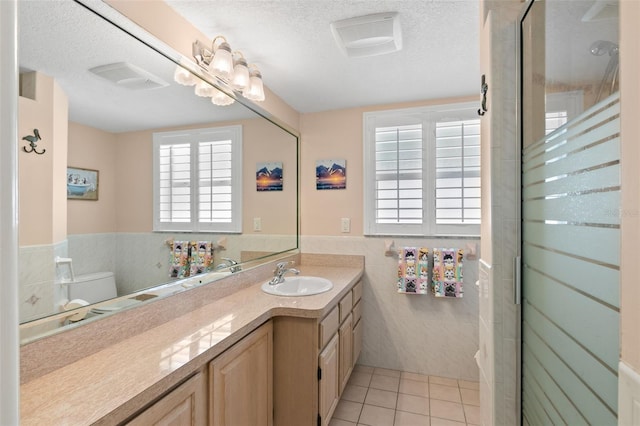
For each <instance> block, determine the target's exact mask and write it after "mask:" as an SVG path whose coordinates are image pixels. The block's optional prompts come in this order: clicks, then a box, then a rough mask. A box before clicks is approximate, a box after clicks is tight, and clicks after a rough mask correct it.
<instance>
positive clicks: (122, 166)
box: [18, 0, 298, 323]
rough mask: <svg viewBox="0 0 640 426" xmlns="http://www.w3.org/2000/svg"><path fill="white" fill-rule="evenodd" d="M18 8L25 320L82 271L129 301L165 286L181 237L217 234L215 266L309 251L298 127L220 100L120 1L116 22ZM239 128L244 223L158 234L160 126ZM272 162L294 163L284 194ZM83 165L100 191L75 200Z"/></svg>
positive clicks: (76, 11)
mask: <svg viewBox="0 0 640 426" xmlns="http://www.w3.org/2000/svg"><path fill="white" fill-rule="evenodd" d="M101 7H102V8H105V7H106V6H105V5H104V4H102V6H101ZM106 8H108V7H106ZM18 9H19V18H18V19H19V27H18V28H19V53H18V56H19V64H20V75H21V77H20V99H19V127H18V132H19V136H20V138H22V139H21V140H19V148H18V149H19V173H20V176H19V199H20V200H19V201H20V203H19V218H20V219H19V220H20V222H19V246H20V247H19V250H20V254H19V258H20V261H19V280H20V283H19V285H20V303H21V305H20V319H21V323H24V322H29V321H34V320H39V319H41V318H43V317H48V316H51V315H54V314H57V313H59V312H60V311H61V307H62V306H63V305H64V304H65V302H67V301H68V299H69V294H68V285H67V284H65V282H66V281H68V280H69V279H70V275H71V269H73V275H74V277H75V279H76V280H78V277H81V276H85V275H86V274H93V273H98V272H111V273H113V274H114V277H115V281H116V284H117V295H118V297H123V296H125V295H128V294H131V293H136V292H139V291H140V290H142V289H148V288H151V287H157V286H163V285H165V287H166V283H168V282H171V281H172V278H171V277H170V266H171V265H170V254H171V250H172V246H171V241H208V242H211V243H212V246H213V247H214V248H215V250H214V252H213V265H214V266H216V265H222V264H223V263H224V262H223V258H230V259H233V260H235V261H238V262H240V266H242V264H243V263H245V264H246V262H251V265H255V264H259V263H260V262H259V261H257V260H259V259H264V260H265V261H266V260H267V259H268V258H269V256H272V255H273V254H277V253H282V252H285V251H289V250H293V249H296V248H297V247H298V235H297V232H298V223H297V205H298V201H297V181H298V177H297V168H298V164H297V158H298V137H297V135H296V134H295V133H294V132H292V131H290V130H288V129H287V127H286V126H284V125H282V124H281V123H279V122H277V120H276V119H274V118H273V117H270V116H268V115H267V114H266V113H264V112H263V111H262V110H261V109H260V108H256V107H254V106H252V104H250V103H247V104H245V105H243V104H242V103H241V102H243V101H239V100H237V101H236V102H235V103H234V104H233V105H230V106H216V105H214V104H212V102H211V99H210V98H203V97H198V96H196V95H195V94H194V88H193V87H187V86H182V85H180V84H178V83H176V82H175V81H174V72H175V70H176V64H177V63H178V62H180V60H181V58H180V55H179V54H177V53H176V52H175V51H173V50H171V49H170V48H168V47H166V46H165V45H164V44H162V43H161V42H159V41H157V40H155V39H153V38H152V37H151V36H150V35H148V34H147V33H145V32H144V31H143V30H141V29H139V28H137V27H136V26H135V25H133V24H132V23H131V22H130V21H128V20H127V19H126V18H124V17H122V16H121V15H119V14H117V12H114V11H113V10H111V9H109V10H108V12H109V16H108V19H105V18H104V17H103V16H100V15H98V14H97V13H96V12H94V11H93V10H91V9H89V8H88V7H87V6H85V5H83V4H80V3H77V2H75V1H70V0H68V1H33V2H20V5H19V8H18ZM101 12H102V11H101ZM111 21H113V22H111ZM115 24H117V25H115ZM121 27H122V28H126V31H125V30H123V29H122V28H121ZM142 40H144V41H142ZM97 67H98V69H97V70H96V68H97ZM92 70H93V71H92ZM96 71H98V73H96ZM99 71H101V72H102V73H100V72H99ZM105 77H106V78H105ZM111 77H114V78H115V79H116V80H118V79H119V80H120V83H114V82H112V81H109V78H111ZM267 84H268V82H267ZM232 125H234V126H236V125H237V126H240V127H241V129H242V191H241V192H242V193H241V194H235V193H234V194H233V196H236V195H240V196H241V197H242V232H241V233H217V232H213V233H198V234H194V233H184V232H154V229H153V203H154V202H153V162H152V159H153V135H154V133H158V132H170V131H176V130H183V129H203V128H215V127H220V126H232ZM35 129H38V130H37V133H38V135H39V136H40V139H39V140H37V141H36V152H27V151H29V148H30V145H29V138H28V136H32V137H35V133H34V132H35ZM23 146H24V147H25V149H24V150H23ZM42 151H44V153H42V154H39V152H42ZM265 164H268V165H273V164H276V165H279V166H281V169H282V171H283V185H282V187H281V189H280V190H275V191H258V189H257V179H256V176H257V172H258V170H259V169H260V168H261V167H264V166H265ZM70 167H72V168H74V171H76V172H77V170H81V171H83V170H87V171H88V173H91V174H90V176H91V177H90V180H91V182H88V183H87V184H91V185H93V187H92V189H94V190H95V189H97V190H96V191H93V192H94V194H93V195H94V197H91V198H97V199H82V197H78V196H77V194H75V195H76V196H74V197H69V194H68V192H67V189H68V187H67V183H68V180H69V176H72V178H73V174H70V172H69V171H68V168H70ZM94 180H95V181H96V182H94ZM96 187H97V188H96ZM72 195H74V194H72ZM56 258H57V259H58V260H59V262H57V263H56ZM69 259H71V260H70V261H69ZM220 271H221V272H225V271H226V272H227V273H228V272H229V269H228V268H227V269H220ZM219 275H220V276H224V273H220V274H219ZM211 276H213V275H211ZM174 279H175V278H174ZM158 294H159V293H158ZM56 321H58V322H60V320H59V319H56ZM38 322H39V323H41V322H43V321H42V320H39V321H38Z"/></svg>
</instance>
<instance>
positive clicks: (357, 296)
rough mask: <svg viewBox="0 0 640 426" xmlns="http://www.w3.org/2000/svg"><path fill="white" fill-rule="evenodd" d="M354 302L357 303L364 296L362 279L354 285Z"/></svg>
mask: <svg viewBox="0 0 640 426" xmlns="http://www.w3.org/2000/svg"><path fill="white" fill-rule="evenodd" d="M352 291H353V304H354V305H355V304H356V303H358V301H359V300H360V299H361V298H362V281H360V282H359V283H358V284H356V285H355V286H354V287H353V290H352Z"/></svg>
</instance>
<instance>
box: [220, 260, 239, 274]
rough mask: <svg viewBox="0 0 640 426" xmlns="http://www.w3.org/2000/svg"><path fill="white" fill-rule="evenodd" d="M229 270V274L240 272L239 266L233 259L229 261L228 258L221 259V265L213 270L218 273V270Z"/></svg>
mask: <svg viewBox="0 0 640 426" xmlns="http://www.w3.org/2000/svg"><path fill="white" fill-rule="evenodd" d="M227 267H228V268H229V271H231V272H238V271H240V270H241V266H240V265H239V264H238V262H236V261H235V260H233V259H229V258H228V257H223V258H222V263H220V264H219V265H218V266H216V267H215V270H216V271H218V270H220V269H224V268H227Z"/></svg>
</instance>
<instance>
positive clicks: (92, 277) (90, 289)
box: [68, 272, 118, 304]
mask: <svg viewBox="0 0 640 426" xmlns="http://www.w3.org/2000/svg"><path fill="white" fill-rule="evenodd" d="M68 286H69V300H74V299H81V300H86V301H87V302H89V303H90V304H93V303H98V302H102V301H103V300H108V299H113V298H114V297H118V291H117V290H116V280H115V278H114V276H113V272H96V273H93V274H85V275H77V276H76V277H75V279H74V280H73V281H72V282H70V283H68Z"/></svg>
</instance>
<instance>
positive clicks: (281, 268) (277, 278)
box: [269, 260, 300, 285]
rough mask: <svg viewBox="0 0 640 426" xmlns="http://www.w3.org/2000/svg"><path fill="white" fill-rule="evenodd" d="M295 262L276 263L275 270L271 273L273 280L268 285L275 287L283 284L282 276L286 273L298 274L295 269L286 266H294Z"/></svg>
mask: <svg viewBox="0 0 640 426" xmlns="http://www.w3.org/2000/svg"><path fill="white" fill-rule="evenodd" d="M294 264H295V262H294V261H293V260H292V261H291V262H278V263H276V269H275V270H274V271H273V278H271V281H269V285H276V284H280V283H282V282H284V274H286V273H287V272H291V273H292V274H295V275H298V274H299V273H300V271H299V270H297V269H295V268H288V269H287V266H288V265H294Z"/></svg>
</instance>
